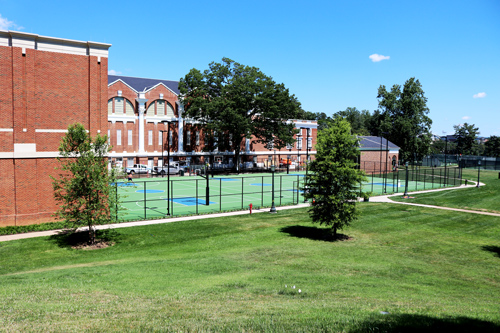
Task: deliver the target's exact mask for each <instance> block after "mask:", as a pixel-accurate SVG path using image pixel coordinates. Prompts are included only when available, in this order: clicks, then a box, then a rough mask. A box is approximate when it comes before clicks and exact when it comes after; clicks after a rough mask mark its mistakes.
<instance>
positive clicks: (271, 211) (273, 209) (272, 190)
mask: <svg viewBox="0 0 500 333" xmlns="http://www.w3.org/2000/svg"><path fill="white" fill-rule="evenodd" d="M274 170H275V166H274V164H273V165H271V172H272V173H273V186H272V189H271V200H272V204H271V210H270V211H269V213H276V206H274Z"/></svg>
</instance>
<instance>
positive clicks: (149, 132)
mask: <svg viewBox="0 0 500 333" xmlns="http://www.w3.org/2000/svg"><path fill="white" fill-rule="evenodd" d="M148 145H150V146H151V145H153V131H152V130H149V131H148Z"/></svg>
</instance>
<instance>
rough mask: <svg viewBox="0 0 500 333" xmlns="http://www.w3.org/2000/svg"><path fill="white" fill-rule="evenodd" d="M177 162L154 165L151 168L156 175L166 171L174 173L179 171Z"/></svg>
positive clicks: (163, 173)
mask: <svg viewBox="0 0 500 333" xmlns="http://www.w3.org/2000/svg"><path fill="white" fill-rule="evenodd" d="M179 170H180V168H179V163H174V164H170V165H168V166H167V165H165V166H160V167H159V166H155V167H154V168H153V172H154V173H156V174H158V175H166V174H167V172H168V173H169V174H171V175H176V174H178V173H179Z"/></svg>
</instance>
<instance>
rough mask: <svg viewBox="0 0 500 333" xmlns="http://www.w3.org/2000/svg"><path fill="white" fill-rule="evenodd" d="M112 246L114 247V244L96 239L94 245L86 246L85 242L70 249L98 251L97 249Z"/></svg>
mask: <svg viewBox="0 0 500 333" xmlns="http://www.w3.org/2000/svg"><path fill="white" fill-rule="evenodd" d="M113 245H115V243H114V242H110V241H105V240H102V239H96V240H95V243H94V244H88V243H87V242H82V243H79V244H75V245H72V246H71V248H73V249H77V250H98V249H105V248H107V247H109V246H113Z"/></svg>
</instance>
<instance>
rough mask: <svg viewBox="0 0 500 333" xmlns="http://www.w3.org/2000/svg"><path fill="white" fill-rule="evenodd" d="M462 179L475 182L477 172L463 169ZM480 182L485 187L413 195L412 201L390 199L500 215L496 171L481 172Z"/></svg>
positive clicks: (498, 181) (499, 189)
mask: <svg viewBox="0 0 500 333" xmlns="http://www.w3.org/2000/svg"><path fill="white" fill-rule="evenodd" d="M463 178H464V179H468V180H473V181H474V182H476V181H477V170H473V169H465V170H464V171H463ZM480 180H481V182H482V183H485V184H486V185H485V186H481V187H479V188H476V187H472V188H466V189H460V190H456V191H442V192H433V193H421V194H414V195H412V196H413V197H415V198H414V199H403V198H401V197H391V199H392V200H395V201H405V202H413V203H419V204H424V205H435V206H443V207H451V208H463V209H471V210H478V211H487V212H493V213H500V179H499V178H498V171H486V170H481V173H480Z"/></svg>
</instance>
